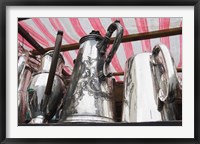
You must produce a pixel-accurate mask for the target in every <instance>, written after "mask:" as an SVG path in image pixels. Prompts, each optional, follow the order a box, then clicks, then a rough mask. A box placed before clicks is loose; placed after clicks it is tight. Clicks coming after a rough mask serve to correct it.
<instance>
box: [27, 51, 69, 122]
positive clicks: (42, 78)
mask: <svg viewBox="0 0 200 144" xmlns="http://www.w3.org/2000/svg"><path fill="white" fill-rule="evenodd" d="M52 53H53V51H49V52H47V53H46V54H45V55H44V56H43V57H42V60H41V65H40V68H39V70H38V73H36V74H34V76H33V78H32V80H31V83H30V85H29V87H28V97H27V101H28V106H29V111H30V115H31V117H32V121H31V122H30V123H34V122H35V123H42V122H48V121H49V120H50V119H51V118H52V117H53V116H54V115H55V113H56V112H57V110H58V109H59V108H60V106H61V104H62V98H63V95H64V92H65V86H64V82H63V80H62V77H61V71H62V66H63V64H64V61H63V58H62V56H61V55H60V57H59V59H58V63H57V69H56V75H55V77H54V81H53V87H52V92H51V94H50V95H45V88H46V84H47V79H48V75H49V70H50V64H51V61H52ZM41 116H43V117H44V119H43V120H41Z"/></svg>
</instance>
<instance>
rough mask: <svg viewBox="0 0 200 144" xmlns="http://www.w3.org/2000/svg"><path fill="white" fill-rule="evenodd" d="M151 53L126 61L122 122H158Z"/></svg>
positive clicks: (159, 117)
mask: <svg viewBox="0 0 200 144" xmlns="http://www.w3.org/2000/svg"><path fill="white" fill-rule="evenodd" d="M150 56H151V53H141V54H137V55H135V56H133V57H131V58H129V59H128V60H127V61H126V66H125V75H124V97H123V110H122V122H146V121H160V120H161V114H160V112H159V111H158V110H157V104H156V101H155V95H156V91H155V88H154V87H155V86H154V82H153V77H152V70H151V69H152V68H151V63H150Z"/></svg>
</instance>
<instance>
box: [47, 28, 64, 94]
mask: <svg viewBox="0 0 200 144" xmlns="http://www.w3.org/2000/svg"><path fill="white" fill-rule="evenodd" d="M62 36H63V32H62V31H58V33H57V37H56V42H55V48H54V52H53V58H52V61H51V66H50V71H49V76H48V80H47V85H46V89H45V94H46V95H50V94H51V90H52V86H53V80H54V76H55V72H56V67H57V63H58V58H59V53H60V46H61V43H62Z"/></svg>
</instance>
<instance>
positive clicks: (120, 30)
mask: <svg viewBox="0 0 200 144" xmlns="http://www.w3.org/2000/svg"><path fill="white" fill-rule="evenodd" d="M115 30H117V33H116V38H115V39H114V42H113V46H112V48H111V50H110V52H109V54H108V56H107V58H106V60H105V63H104V66H103V74H104V76H108V75H109V76H110V74H107V72H106V69H107V67H108V65H109V64H110V62H111V60H112V58H113V56H114V55H115V53H116V51H117V49H118V47H119V44H120V43H121V40H122V36H123V32H124V30H123V27H122V25H121V24H120V21H118V20H116V21H115V22H114V23H112V24H111V25H110V26H109V27H108V29H107V33H106V35H105V37H104V39H103V40H102V41H101V42H100V43H99V44H98V45H97V47H98V48H100V53H101V54H102V55H104V54H105V53H106V50H107V48H108V44H109V42H110V37H111V36H112V34H113V32H114V31H115Z"/></svg>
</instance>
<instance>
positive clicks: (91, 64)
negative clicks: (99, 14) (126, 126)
mask: <svg viewBox="0 0 200 144" xmlns="http://www.w3.org/2000/svg"><path fill="white" fill-rule="evenodd" d="M115 30H117V36H116V39H115V41H114V44H113V47H112V49H111V51H110V52H109V54H107V52H106V49H107V47H108V43H109V41H110V37H111V35H112V33H113V32H114V31H115ZM122 35H123V29H122V26H121V25H120V23H119V21H116V22H114V23H112V24H111V25H110V26H109V27H108V31H107V33H106V36H105V37H102V36H101V35H100V33H99V32H98V31H92V32H91V33H90V34H89V35H87V36H85V37H83V38H81V40H80V42H79V43H80V48H79V53H78V56H77V59H76V62H75V66H74V69H73V72H72V76H71V83H70V85H69V88H68V91H67V94H66V96H65V99H64V106H63V111H62V114H61V120H60V123H65V122H114V100H113V96H112V87H113V86H112V79H111V73H110V71H109V63H110V62H111V60H112V58H113V56H114V54H115V52H116V51H117V49H118V47H119V44H120V42H121V39H122Z"/></svg>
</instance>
